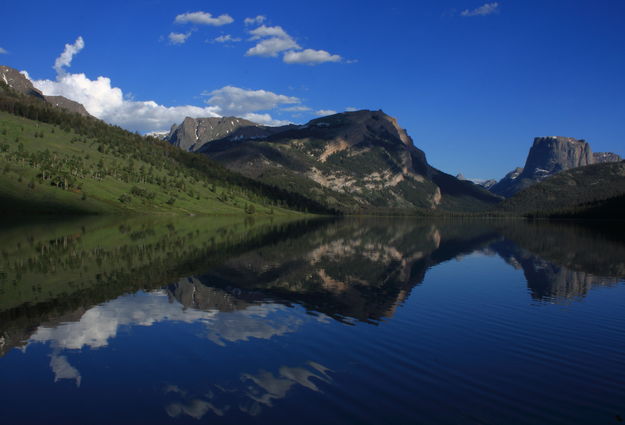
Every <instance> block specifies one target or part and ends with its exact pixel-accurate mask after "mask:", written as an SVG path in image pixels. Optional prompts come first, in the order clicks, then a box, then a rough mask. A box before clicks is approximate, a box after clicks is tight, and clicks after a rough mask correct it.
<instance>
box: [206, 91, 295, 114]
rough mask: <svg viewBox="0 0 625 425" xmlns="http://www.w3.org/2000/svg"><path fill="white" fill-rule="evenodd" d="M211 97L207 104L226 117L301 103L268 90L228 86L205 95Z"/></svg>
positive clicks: (291, 97) (293, 98)
mask: <svg viewBox="0 0 625 425" xmlns="http://www.w3.org/2000/svg"><path fill="white" fill-rule="evenodd" d="M203 95H205V96H210V97H209V98H208V99H207V101H206V103H207V104H208V105H211V106H213V107H217V108H218V110H219V112H220V113H222V114H224V115H240V114H246V113H250V112H256V111H268V110H270V109H274V108H276V107H277V106H279V105H284V104H287V105H288V104H296V103H300V102H301V101H300V99H298V98H297V97H293V96H285V95H283V94H276V93H273V92H270V91H266V90H246V89H242V88H240V87H233V86H226V87H222V88H220V89H218V90H213V91H211V92H205V93H203Z"/></svg>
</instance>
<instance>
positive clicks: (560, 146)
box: [490, 136, 594, 197]
mask: <svg viewBox="0 0 625 425" xmlns="http://www.w3.org/2000/svg"><path fill="white" fill-rule="evenodd" d="M593 163H594V160H593V155H592V150H591V149H590V145H589V144H588V143H586V141H584V140H577V139H573V138H571V137H560V136H550V137H536V138H535V139H534V144H533V145H532V148H531V149H530V152H529V155H528V156H527V160H526V161H525V167H523V169H522V170H520V172H518V171H519V169H518V168H517V169H516V170H514V171H513V172H512V173H508V174H507V175H506V177H504V178H503V179H502V180H501V181H499V182H498V183H497V184H495V185H493V186H492V187H491V189H490V190H491V192H493V193H496V194H498V195H501V196H505V197H509V196H512V195H514V194H515V193H517V192H519V191H520V190H523V189H525V188H526V187H529V186H531V185H533V184H535V183H537V182H539V181H541V180H543V179H544V178H546V177H548V176H551V175H553V174H555V173H558V172H560V171H562V170H568V169H570V168H575V167H581V166H583V165H589V164H593Z"/></svg>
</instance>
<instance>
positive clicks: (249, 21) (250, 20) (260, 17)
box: [243, 15, 267, 25]
mask: <svg viewBox="0 0 625 425" xmlns="http://www.w3.org/2000/svg"><path fill="white" fill-rule="evenodd" d="M266 19H267V17H266V16H263V15H258V16H256V17H255V18H245V19H244V20H243V23H244V24H245V25H255V24H258V25H260V24H262V23H263V22H265V20H266Z"/></svg>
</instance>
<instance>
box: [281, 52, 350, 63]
mask: <svg viewBox="0 0 625 425" xmlns="http://www.w3.org/2000/svg"><path fill="white" fill-rule="evenodd" d="M282 59H283V60H284V62H286V63H299V64H306V65H317V64H320V63H324V62H340V61H341V57H340V56H339V55H332V54H330V53H328V52H326V51H325V50H314V49H305V50H302V51H290V52H286V53H285V54H284V57H283V58H282Z"/></svg>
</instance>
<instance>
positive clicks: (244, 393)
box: [164, 361, 332, 419]
mask: <svg viewBox="0 0 625 425" xmlns="http://www.w3.org/2000/svg"><path fill="white" fill-rule="evenodd" d="M330 373H331V370H330V369H328V368H327V367H325V366H323V365H321V364H319V363H316V362H312V361H309V362H307V363H306V364H305V365H303V366H282V367H280V368H278V370H277V371H276V372H275V373H273V372H269V371H267V370H259V371H258V372H256V373H242V374H241V375H240V377H239V381H238V383H236V384H234V385H233V384H231V386H228V387H223V386H221V385H219V384H213V385H211V386H209V387H208V388H207V389H206V390H205V391H204V393H203V394H201V395H193V394H190V393H189V392H188V391H186V390H183V389H181V388H180V387H179V386H177V385H168V386H167V387H166V388H165V390H164V392H165V393H167V394H171V395H172V397H171V398H172V399H174V400H175V401H171V402H170V403H168V404H167V406H166V407H165V411H166V412H167V414H168V415H169V416H170V417H172V418H175V417H178V416H181V415H187V416H190V417H192V418H194V419H201V418H202V417H204V416H205V415H206V414H207V413H208V412H212V413H214V414H215V415H217V416H224V415H225V414H226V413H227V412H229V411H230V410H231V409H236V410H238V411H239V412H241V413H244V414H247V415H250V416H257V415H259V414H260V413H261V412H262V411H263V408H270V407H273V406H274V403H275V402H276V401H277V400H280V399H283V398H285V397H287V395H288V394H289V393H290V392H291V391H293V390H295V389H297V388H303V389H305V390H308V391H313V392H320V391H321V389H320V388H319V384H320V383H325V384H331V383H332V378H331V377H330Z"/></svg>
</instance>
